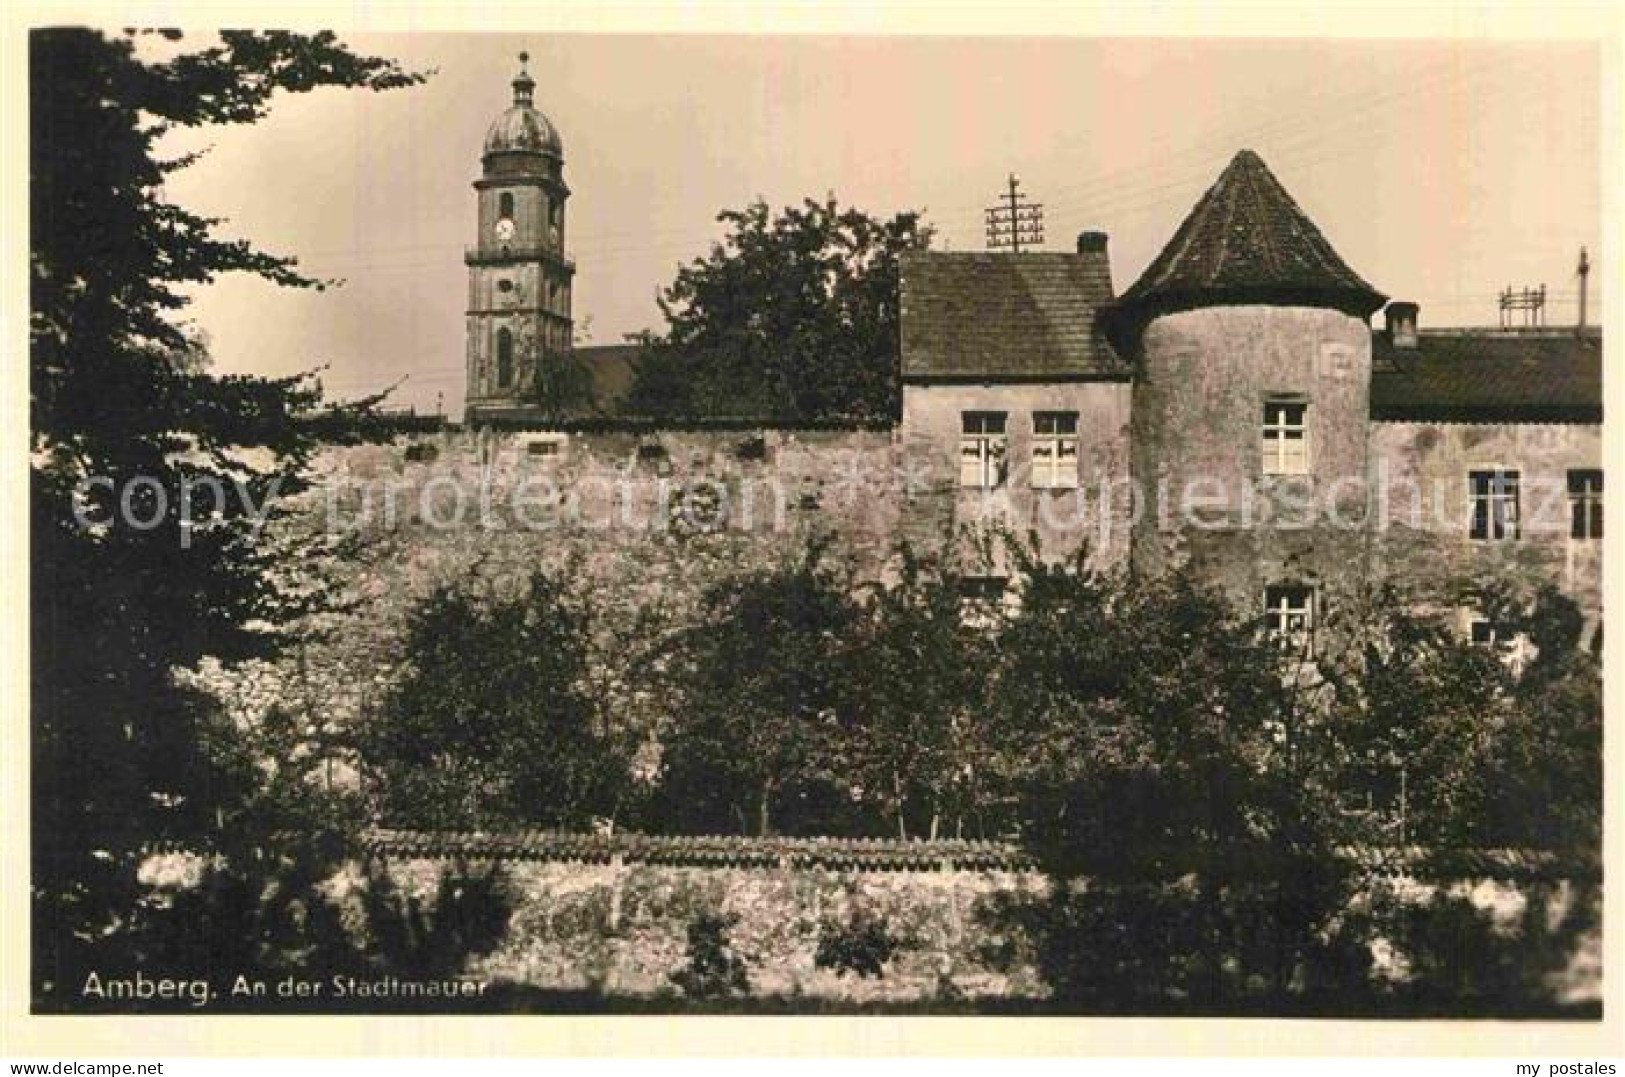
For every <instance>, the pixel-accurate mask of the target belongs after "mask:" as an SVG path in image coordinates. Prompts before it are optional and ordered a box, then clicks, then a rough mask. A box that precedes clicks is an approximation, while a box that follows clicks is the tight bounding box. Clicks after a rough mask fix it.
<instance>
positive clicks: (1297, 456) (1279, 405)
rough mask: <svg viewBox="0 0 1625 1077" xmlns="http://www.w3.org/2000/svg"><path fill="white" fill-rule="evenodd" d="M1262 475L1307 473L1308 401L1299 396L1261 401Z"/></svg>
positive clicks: (1270, 398)
mask: <svg viewBox="0 0 1625 1077" xmlns="http://www.w3.org/2000/svg"><path fill="white" fill-rule="evenodd" d="M1263 454H1264V457H1263V458H1264V474H1266V475H1307V474H1308V473H1309V402H1308V401H1307V400H1305V399H1304V398H1303V397H1301V396H1286V395H1282V396H1271V397H1267V398H1266V399H1265V400H1264V431H1263Z"/></svg>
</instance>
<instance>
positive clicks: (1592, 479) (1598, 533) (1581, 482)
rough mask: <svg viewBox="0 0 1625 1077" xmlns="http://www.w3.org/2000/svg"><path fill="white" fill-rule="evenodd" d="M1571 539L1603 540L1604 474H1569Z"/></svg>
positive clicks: (1594, 472)
mask: <svg viewBox="0 0 1625 1077" xmlns="http://www.w3.org/2000/svg"><path fill="white" fill-rule="evenodd" d="M1569 537H1570V538H1577V539H1587V540H1592V539H1600V538H1602V472H1601V471H1598V470H1596V469H1592V468H1587V469H1583V470H1578V471H1571V472H1569Z"/></svg>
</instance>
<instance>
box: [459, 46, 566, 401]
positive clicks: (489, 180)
mask: <svg viewBox="0 0 1625 1077" xmlns="http://www.w3.org/2000/svg"><path fill="white" fill-rule="evenodd" d="M529 59H530V57H529V56H528V55H527V54H525V53H520V54H519V62H520V69H519V75H518V77H517V78H515V79H514V80H513V104H512V105H511V106H510V107H509V108H508V109H506V110H505V111H504V112H503V113H502V114H501V115H499V116H498V117H497V118H496V119H495V120H494V121H493V122H492V124H491V126H490V128H489V129H488V130H487V131H486V133H485V148H484V152H483V154H482V156H481V159H480V160H481V165H482V169H481V175H480V178H479V179H477V180H475V181H474V191H475V201H476V204H477V208H478V216H477V221H476V233H475V236H476V238H475V242H474V244H473V245H472V246H471V247H469V248H468V250H467V252H466V253H465V255H464V258H463V260H464V262H466V263H467V265H468V375H467V377H468V392H467V413H468V417H469V419H471V420H472V419H476V418H478V417H480V416H481V415H486V416H494V415H497V414H503V413H508V414H512V413H515V412H517V411H522V410H529V409H531V408H532V407H534V406H535V404H536V403H537V401H538V398H539V392H540V386H541V384H542V380H543V377H544V374H543V372H544V371H545V370H546V369H548V363H549V361H550V360H557V359H560V358H562V357H563V356H565V355H567V354H568V352H569V350H570V335H571V320H570V283H571V278H572V277H573V276H574V275H575V265H574V264H573V263H572V262H571V261H570V260H569V259H568V258H566V257H565V256H564V203H565V200H566V199H567V198H569V197H570V189H569V188H568V187H566V186H565V184H564V145H563V143H562V142H561V141H560V139H559V133H558V130H557V128H555V127H554V126H553V124H552V121H550V120H549V119H548V118H547V117H546V116H544V115H542V113H541V112H539V111H537V109H536V107H535V105H534V104H533V103H532V94H533V92H534V90H535V88H536V83H535V81H534V80H532V79H531V77H530V75H529V73H528V72H527V71H526V70H525V64H526V63H527V62H528V61H529Z"/></svg>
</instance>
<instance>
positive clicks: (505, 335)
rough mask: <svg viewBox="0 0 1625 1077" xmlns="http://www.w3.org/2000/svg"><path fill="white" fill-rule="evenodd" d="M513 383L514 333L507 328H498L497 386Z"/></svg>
mask: <svg viewBox="0 0 1625 1077" xmlns="http://www.w3.org/2000/svg"><path fill="white" fill-rule="evenodd" d="M511 385H513V334H512V333H510V332H508V330H506V329H498V330H497V388H499V389H506V388H508V387H509V386H511Z"/></svg>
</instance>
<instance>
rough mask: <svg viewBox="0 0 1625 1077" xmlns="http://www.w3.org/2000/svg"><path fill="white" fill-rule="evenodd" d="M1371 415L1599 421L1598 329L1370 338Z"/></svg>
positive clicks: (1404, 418) (1460, 419)
mask: <svg viewBox="0 0 1625 1077" xmlns="http://www.w3.org/2000/svg"><path fill="white" fill-rule="evenodd" d="M1371 417H1372V418H1373V419H1378V420H1391V421H1419V422H1420V421H1435V422H1528V423H1536V422H1570V423H1574V422H1580V423H1596V422H1601V421H1602V335H1601V333H1600V332H1599V331H1597V330H1590V331H1587V332H1585V333H1583V334H1582V333H1575V332H1573V331H1564V332H1558V331H1547V332H1543V333H1518V332H1510V333H1508V332H1498V331H1495V330H1481V331H1465V330H1449V331H1429V330H1424V331H1423V332H1422V333H1421V334H1419V335H1418V338H1417V342H1416V347H1415V348H1395V347H1394V346H1393V345H1392V343H1391V342H1390V341H1389V338H1388V335H1387V334H1386V333H1382V332H1378V333H1375V334H1373V338H1372V371H1371Z"/></svg>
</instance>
